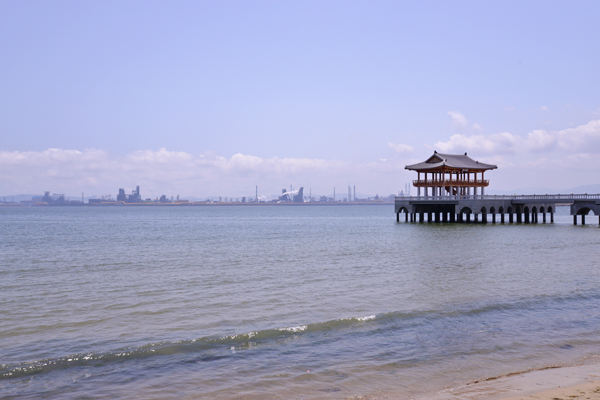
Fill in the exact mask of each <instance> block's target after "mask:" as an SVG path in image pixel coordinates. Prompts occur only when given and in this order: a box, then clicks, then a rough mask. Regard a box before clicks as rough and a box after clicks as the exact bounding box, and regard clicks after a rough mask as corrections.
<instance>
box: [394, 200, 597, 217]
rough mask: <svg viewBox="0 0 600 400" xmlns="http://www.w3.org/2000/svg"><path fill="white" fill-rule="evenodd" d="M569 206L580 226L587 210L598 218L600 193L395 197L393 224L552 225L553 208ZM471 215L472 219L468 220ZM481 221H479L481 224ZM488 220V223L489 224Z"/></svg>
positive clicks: (587, 212)
mask: <svg viewBox="0 0 600 400" xmlns="http://www.w3.org/2000/svg"><path fill="white" fill-rule="evenodd" d="M557 204H560V205H570V206H571V215H572V216H573V224H575V225H577V222H578V218H577V217H578V216H580V221H581V224H585V217H586V215H588V214H589V212H590V211H592V212H593V213H594V215H597V216H599V218H598V223H599V224H600V194H545V195H520V196H505V195H458V196H449V195H448V196H413V197H403V196H399V197H396V201H395V209H394V210H395V213H396V221H398V222H399V221H400V214H402V213H403V214H404V221H405V222H417V220H418V222H425V221H426V217H427V222H467V223H468V222H483V223H487V222H492V223H496V222H500V223H505V222H509V223H512V222H516V223H538V222H539V215H540V214H541V215H542V222H543V223H546V221H547V216H548V217H549V218H548V219H549V222H550V223H553V222H554V213H555V212H556V205H557ZM471 216H473V220H471ZM480 218H481V221H480ZM490 219H491V221H489V220H490Z"/></svg>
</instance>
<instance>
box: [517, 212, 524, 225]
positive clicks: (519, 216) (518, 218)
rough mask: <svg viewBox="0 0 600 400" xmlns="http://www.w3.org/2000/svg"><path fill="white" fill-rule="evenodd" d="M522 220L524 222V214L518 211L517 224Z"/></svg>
mask: <svg viewBox="0 0 600 400" xmlns="http://www.w3.org/2000/svg"><path fill="white" fill-rule="evenodd" d="M521 222H523V214H521V213H520V212H517V224H520V223H521Z"/></svg>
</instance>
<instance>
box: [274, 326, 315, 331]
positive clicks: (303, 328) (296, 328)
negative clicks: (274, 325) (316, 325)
mask: <svg viewBox="0 0 600 400" xmlns="http://www.w3.org/2000/svg"><path fill="white" fill-rule="evenodd" d="M306 328H308V326H307V325H299V326H290V327H288V328H279V330H280V331H288V332H302V331H305V330H306Z"/></svg>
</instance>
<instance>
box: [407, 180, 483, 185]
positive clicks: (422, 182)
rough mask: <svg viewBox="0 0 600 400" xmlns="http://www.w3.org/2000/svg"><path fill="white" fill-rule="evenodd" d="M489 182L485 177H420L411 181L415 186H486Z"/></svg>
mask: <svg viewBox="0 0 600 400" xmlns="http://www.w3.org/2000/svg"><path fill="white" fill-rule="evenodd" d="M489 184H490V181H489V180H487V179H446V180H435V179H433V180H431V179H420V180H414V181H413V186H415V187H431V186H444V187H445V186H455V187H465V186H469V187H471V186H477V187H487V186H488V185H489Z"/></svg>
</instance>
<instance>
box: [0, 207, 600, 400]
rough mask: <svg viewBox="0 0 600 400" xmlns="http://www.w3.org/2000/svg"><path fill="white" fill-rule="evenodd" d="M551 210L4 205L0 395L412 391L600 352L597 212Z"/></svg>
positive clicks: (311, 395)
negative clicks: (406, 214) (576, 218)
mask: <svg viewBox="0 0 600 400" xmlns="http://www.w3.org/2000/svg"><path fill="white" fill-rule="evenodd" d="M540 221H541V218H540ZM555 221H556V223H554V224H541V223H540V224H530V225H525V224H521V225H517V224H505V225H501V224H495V225H492V224H491V223H488V224H487V225H483V224H434V223H431V224H429V223H423V224H418V223H405V222H400V223H397V222H396V220H395V214H394V212H393V206H392V205H387V206H333V207H332V206H309V207H277V206H275V207H272V206H265V207H251V206H246V207H242V206H240V207H237V206H217V207H135V206H134V207H81V208H80V207H37V208H36V207H33V208H11V207H1V208H0V227H1V236H0V398H8V399H10V398H18V399H28V398H31V399H38V398H51V399H52V398H60V399H62V398H65V399H71V398H73V399H89V398H139V399H179V398H188V399H352V398H363V399H379V398H398V399H409V398H419V397H423V396H427V395H429V394H432V393H435V392H437V391H440V390H443V389H444V388H446V387H453V386H457V385H461V384H464V383H466V382H470V381H473V380H476V379H485V378H489V377H495V376H499V375H502V374H508V373H513V372H519V371H524V370H528V369H536V368H544V367H547V366H550V365H572V364H580V363H591V362H597V361H598V354H599V352H600V227H599V226H598V218H597V217H594V216H589V217H588V219H587V222H588V224H589V225H585V226H581V225H578V226H573V225H572V217H570V216H569V215H568V208H565V207H560V208H559V209H558V213H557V216H556V219H555ZM361 396H363V397H361Z"/></svg>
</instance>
